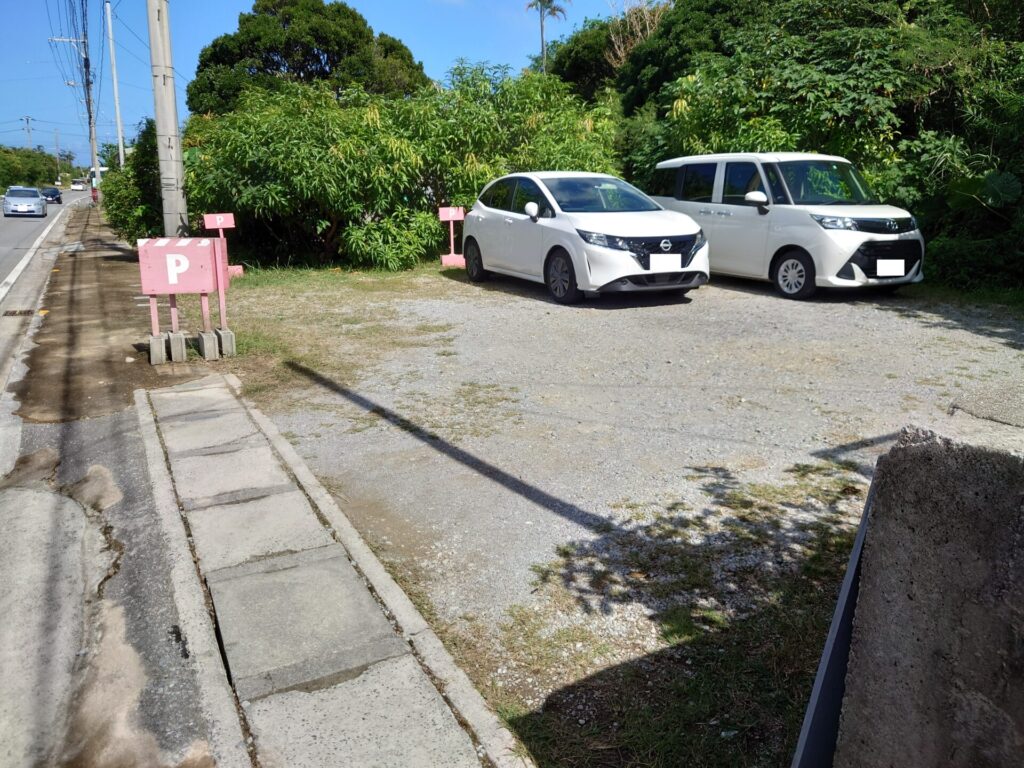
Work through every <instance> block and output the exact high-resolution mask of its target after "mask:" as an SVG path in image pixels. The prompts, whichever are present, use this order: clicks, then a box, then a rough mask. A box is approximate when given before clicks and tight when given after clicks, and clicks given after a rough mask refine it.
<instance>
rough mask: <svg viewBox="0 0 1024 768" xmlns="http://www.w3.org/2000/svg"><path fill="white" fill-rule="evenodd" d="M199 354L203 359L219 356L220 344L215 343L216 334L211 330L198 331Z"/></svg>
mask: <svg viewBox="0 0 1024 768" xmlns="http://www.w3.org/2000/svg"><path fill="white" fill-rule="evenodd" d="M199 354H201V355H202V356H203V360H217V359H219V358H220V345H219V344H218V343H217V336H216V334H214V332H213V331H201V332H200V333H199Z"/></svg>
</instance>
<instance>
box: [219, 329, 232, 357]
mask: <svg viewBox="0 0 1024 768" xmlns="http://www.w3.org/2000/svg"><path fill="white" fill-rule="evenodd" d="M214 333H215V334H217V338H218V339H219V340H220V353H221V355H222V356H224V357H234V356H235V355H236V354H237V352H236V350H235V332H234V331H229V330H228V329H227V328H217V329H215V330H214Z"/></svg>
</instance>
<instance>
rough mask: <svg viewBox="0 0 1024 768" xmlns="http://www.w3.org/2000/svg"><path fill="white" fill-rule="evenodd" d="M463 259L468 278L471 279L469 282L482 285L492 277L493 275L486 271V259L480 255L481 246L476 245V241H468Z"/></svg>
mask: <svg viewBox="0 0 1024 768" xmlns="http://www.w3.org/2000/svg"><path fill="white" fill-rule="evenodd" d="M463 259H464V260H465V262H466V277H467V278H469V282H471V283H482V282H483V281H484V280H486V279H487V278H489V277H490V276H491V273H490V272H488V271H487V270H486V269H484V258H483V256H482V255H481V254H480V246H479V245H477V244H476V240H473V239H469V240H467V241H466V247H465V249H464V250H463Z"/></svg>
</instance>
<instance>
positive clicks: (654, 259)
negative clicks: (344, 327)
mask: <svg viewBox="0 0 1024 768" xmlns="http://www.w3.org/2000/svg"><path fill="white" fill-rule="evenodd" d="M879 263H881V262H879ZM681 267H682V260H681V259H680V257H679V254H678V253H652V254H651V272H670V271H672V270H675V269H680V268H681ZM901 274H902V273H901Z"/></svg>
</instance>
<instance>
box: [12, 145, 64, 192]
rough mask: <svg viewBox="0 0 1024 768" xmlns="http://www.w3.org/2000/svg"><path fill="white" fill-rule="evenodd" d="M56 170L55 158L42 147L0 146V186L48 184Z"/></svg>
mask: <svg viewBox="0 0 1024 768" xmlns="http://www.w3.org/2000/svg"><path fill="white" fill-rule="evenodd" d="M56 172H57V158H56V157H54V156H53V155H51V154H50V153H48V152H46V151H44V150H43V148H42V147H36V148H35V149H26V148H24V147H0V188H3V189H6V188H7V187H9V186H11V185H25V186H31V187H39V186H48V185H50V184H52V183H53V181H54V174H55V173H56Z"/></svg>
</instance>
